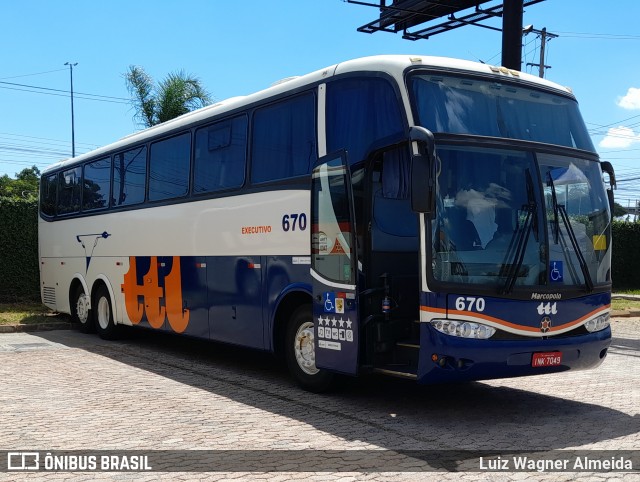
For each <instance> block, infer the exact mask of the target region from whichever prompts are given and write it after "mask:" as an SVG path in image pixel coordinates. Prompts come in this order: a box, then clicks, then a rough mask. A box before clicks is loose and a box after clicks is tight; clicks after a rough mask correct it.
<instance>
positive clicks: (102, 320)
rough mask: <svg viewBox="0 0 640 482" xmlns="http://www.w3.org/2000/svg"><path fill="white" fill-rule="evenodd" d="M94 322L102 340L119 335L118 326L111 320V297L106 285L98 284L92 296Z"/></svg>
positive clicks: (112, 338)
mask: <svg viewBox="0 0 640 482" xmlns="http://www.w3.org/2000/svg"><path fill="white" fill-rule="evenodd" d="M92 311H93V315H94V324H95V327H96V331H97V332H98V335H99V336H100V338H102V339H103V340H115V339H116V338H118V335H119V332H120V330H119V327H118V326H117V325H116V324H115V323H114V321H113V309H112V307H111V298H110V296H109V290H108V289H107V287H106V286H104V285H100V286H99V287H98V289H97V290H96V293H95V296H94V298H93V310H92Z"/></svg>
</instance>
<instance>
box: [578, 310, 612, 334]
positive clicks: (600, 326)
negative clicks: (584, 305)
mask: <svg viewBox="0 0 640 482" xmlns="http://www.w3.org/2000/svg"><path fill="white" fill-rule="evenodd" d="M609 323H610V315H609V313H605V314H604V315H600V316H598V317H596V318H593V319H592V320H589V321H587V322H586V323H585V324H584V327H585V328H586V329H587V331H589V332H590V333H593V332H594V331H600V330H604V329H605V328H606V327H607V326H609Z"/></svg>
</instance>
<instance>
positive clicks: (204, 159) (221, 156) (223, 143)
mask: <svg viewBox="0 0 640 482" xmlns="http://www.w3.org/2000/svg"><path fill="white" fill-rule="evenodd" d="M246 163H247V117H246V116H244V115H243V116H240V117H236V118H234V119H227V120H224V121H222V122H216V123H215V124H212V125H209V126H206V127H203V128H201V129H198V130H197V131H196V137H195V159H194V165H193V192H194V193H196V194H198V193H204V192H211V191H221V190H224V189H232V188H238V187H241V186H242V185H243V184H244V173H245V165H246Z"/></svg>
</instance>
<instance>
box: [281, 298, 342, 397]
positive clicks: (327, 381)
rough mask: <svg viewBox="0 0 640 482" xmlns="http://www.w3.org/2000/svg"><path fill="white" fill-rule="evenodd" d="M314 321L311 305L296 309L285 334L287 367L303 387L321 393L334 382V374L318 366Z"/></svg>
mask: <svg viewBox="0 0 640 482" xmlns="http://www.w3.org/2000/svg"><path fill="white" fill-rule="evenodd" d="M314 337H315V335H314V323H313V315H312V313H311V307H310V306H301V307H299V308H298V309H296V310H295V311H294V312H293V314H292V315H291V318H290V319H289V323H288V324H287V332H286V335H285V357H286V360H287V367H288V368H289V372H290V373H291V375H292V376H293V378H294V380H295V381H296V383H297V384H298V385H299V386H300V387H301V388H303V389H305V390H307V391H309V392H314V393H320V392H324V391H327V390H329V389H330V388H331V387H332V386H333V384H334V378H335V376H334V374H333V373H331V372H329V371H327V370H323V369H322V368H317V367H316V363H315V346H314Z"/></svg>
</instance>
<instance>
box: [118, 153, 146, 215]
mask: <svg viewBox="0 0 640 482" xmlns="http://www.w3.org/2000/svg"><path fill="white" fill-rule="evenodd" d="M146 179H147V146H141V147H136V148H134V149H130V150H128V151H125V152H120V153H118V154H116V155H115V156H114V157H113V199H112V204H111V205H112V206H128V205H130V204H138V203H141V202H143V201H144V192H145V183H146Z"/></svg>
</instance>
